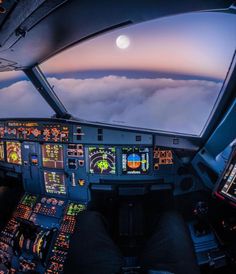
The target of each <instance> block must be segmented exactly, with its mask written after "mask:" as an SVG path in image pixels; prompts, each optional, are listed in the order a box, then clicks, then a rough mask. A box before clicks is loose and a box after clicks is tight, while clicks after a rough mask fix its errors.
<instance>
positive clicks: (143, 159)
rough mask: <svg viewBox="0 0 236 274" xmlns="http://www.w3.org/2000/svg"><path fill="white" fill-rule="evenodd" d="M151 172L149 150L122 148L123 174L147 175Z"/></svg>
mask: <svg viewBox="0 0 236 274" xmlns="http://www.w3.org/2000/svg"><path fill="white" fill-rule="evenodd" d="M148 170H149V148H137V147H133V148H122V173H123V174H147V173H148Z"/></svg>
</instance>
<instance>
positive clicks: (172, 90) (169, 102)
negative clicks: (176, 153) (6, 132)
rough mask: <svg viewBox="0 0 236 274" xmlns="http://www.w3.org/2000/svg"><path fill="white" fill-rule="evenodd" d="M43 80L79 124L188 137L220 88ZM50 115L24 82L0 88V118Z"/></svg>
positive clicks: (201, 83) (110, 79)
mask: <svg viewBox="0 0 236 274" xmlns="http://www.w3.org/2000/svg"><path fill="white" fill-rule="evenodd" d="M49 81H50V83H51V84H52V85H54V86H55V90H56V92H57V94H58V96H59V98H60V99H61V100H62V102H63V103H64V104H65V106H66V107H67V109H68V111H69V112H70V113H72V114H73V115H74V116H76V117H79V118H81V119H85V120H91V121H99V122H108V123H115V124H120V125H130V126H136V127H141V128H150V129H158V130H166V131H174V132H181V133H192V134H199V133H200V131H201V130H202V128H203V126H204V124H205V122H206V120H207V118H208V117H209V115H210V112H211V110H212V107H213V105H214V103H215V101H216V98H217V96H218V94H219V91H220V88H221V85H222V83H216V82H213V81H205V80H173V79H165V78H163V79H160V78H157V79H129V78H126V77H118V76H107V77H102V78H98V79H83V80H80V79H56V78H49ZM10 103H11V104H13V103H14V107H10V108H9V106H10V105H11V104H10ZM51 114H52V111H51V110H50V109H49V108H48V106H47V105H46V104H45V103H44V102H43V99H41V98H39V95H37V92H36V91H35V90H34V88H33V87H32V85H31V84H30V83H29V82H27V81H21V82H18V83H15V84H13V85H11V86H9V87H8V88H3V89H0V117H7V116H11V117H13V116H21V117H22V116H26V117H29V116H34V117H45V116H46V117H47V116H50V115H51Z"/></svg>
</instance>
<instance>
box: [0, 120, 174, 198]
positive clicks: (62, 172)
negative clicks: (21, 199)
mask: <svg viewBox="0 0 236 274" xmlns="http://www.w3.org/2000/svg"><path fill="white" fill-rule="evenodd" d="M0 137H1V142H0V155H1V156H0V161H1V162H0V163H1V164H0V165H1V167H4V168H6V170H9V172H10V171H11V172H15V173H17V174H22V178H23V182H24V188H25V190H26V191H28V192H32V193H36V194H44V195H53V196H55V197H63V198H68V199H73V200H77V201H80V202H83V203H87V202H88V200H89V192H88V186H89V184H90V183H94V184H96V183H99V182H101V181H103V182H109V181H110V182H113V183H115V182H116V183H125V182H127V181H131V182H132V181H133V183H134V185H135V184H137V183H138V182H140V181H142V182H143V181H146V182H148V181H150V182H152V181H153V180H158V177H159V180H160V182H162V183H175V182H174V181H175V177H176V176H175V173H176V172H177V169H176V167H178V158H177V156H176V155H175V152H174V150H173V149H172V148H168V147H163V146H162V145H159V144H158V138H157V141H156V140H155V138H154V137H153V135H152V134H147V133H140V132H135V131H128V130H123V131H122V130H117V129H111V128H104V127H98V126H91V125H85V124H81V123H76V122H74V123H73V122H63V121H60V122H58V121H55V122H54V121H51V120H46V119H45V120H5V121H1V122H0ZM164 177H165V181H163V178H164Z"/></svg>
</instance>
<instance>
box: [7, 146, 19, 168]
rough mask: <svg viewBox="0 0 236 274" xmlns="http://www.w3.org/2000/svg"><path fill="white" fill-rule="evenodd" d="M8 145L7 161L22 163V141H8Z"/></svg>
mask: <svg viewBox="0 0 236 274" xmlns="http://www.w3.org/2000/svg"><path fill="white" fill-rule="evenodd" d="M6 147H7V162H8V163H10V164H17V165H22V158H21V143H20V142H6Z"/></svg>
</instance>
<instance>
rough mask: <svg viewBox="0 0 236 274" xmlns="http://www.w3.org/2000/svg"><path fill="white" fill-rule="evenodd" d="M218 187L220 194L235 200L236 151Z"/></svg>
mask: <svg viewBox="0 0 236 274" xmlns="http://www.w3.org/2000/svg"><path fill="white" fill-rule="evenodd" d="M220 189H221V190H220V193H221V194H223V195H224V196H227V197H229V198H230V199H231V200H233V201H234V202H236V151H235V152H234V153H233V156H232V157H231V161H230V163H229V165H228V166H227V168H226V170H225V172H224V174H223V177H222V180H221V182H220Z"/></svg>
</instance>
